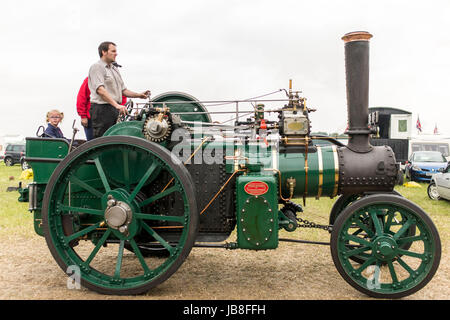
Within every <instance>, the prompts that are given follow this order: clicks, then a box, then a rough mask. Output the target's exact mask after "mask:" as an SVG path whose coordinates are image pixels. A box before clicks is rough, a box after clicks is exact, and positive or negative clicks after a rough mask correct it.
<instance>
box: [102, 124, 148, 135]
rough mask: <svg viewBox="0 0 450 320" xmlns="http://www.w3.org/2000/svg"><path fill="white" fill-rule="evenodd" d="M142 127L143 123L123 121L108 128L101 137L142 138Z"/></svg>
mask: <svg viewBox="0 0 450 320" xmlns="http://www.w3.org/2000/svg"><path fill="white" fill-rule="evenodd" d="M143 127H144V121H125V122H118V123H116V124H115V125H113V126H112V127H111V128H109V129H108V130H107V131H106V132H105V133H104V134H103V136H104V137H106V136H130V137H137V138H144V134H143V133H142V128H143Z"/></svg>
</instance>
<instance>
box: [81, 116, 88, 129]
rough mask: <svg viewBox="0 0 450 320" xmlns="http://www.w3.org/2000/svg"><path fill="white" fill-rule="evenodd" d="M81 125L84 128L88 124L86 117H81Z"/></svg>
mask: <svg viewBox="0 0 450 320" xmlns="http://www.w3.org/2000/svg"><path fill="white" fill-rule="evenodd" d="M81 125H82V126H83V127H85V128H87V126H88V118H81Z"/></svg>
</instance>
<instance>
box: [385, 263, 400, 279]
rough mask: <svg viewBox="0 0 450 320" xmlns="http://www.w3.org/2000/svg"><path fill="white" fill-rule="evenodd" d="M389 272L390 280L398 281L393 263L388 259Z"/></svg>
mask: <svg viewBox="0 0 450 320" xmlns="http://www.w3.org/2000/svg"><path fill="white" fill-rule="evenodd" d="M387 264H388V267H389V273H390V274H391V278H392V282H393V283H398V278H397V273H395V269H394V264H393V263H392V261H388V263H387Z"/></svg>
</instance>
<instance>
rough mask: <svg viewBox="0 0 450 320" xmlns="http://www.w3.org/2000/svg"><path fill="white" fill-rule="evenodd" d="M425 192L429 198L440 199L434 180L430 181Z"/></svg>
mask: <svg viewBox="0 0 450 320" xmlns="http://www.w3.org/2000/svg"><path fill="white" fill-rule="evenodd" d="M427 193H428V197H429V198H430V199H431V200H439V199H441V197H440V196H439V192H438V189H437V186H436V183H434V182H431V183H430V184H429V185H428V188H427Z"/></svg>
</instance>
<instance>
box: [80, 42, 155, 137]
mask: <svg viewBox="0 0 450 320" xmlns="http://www.w3.org/2000/svg"><path fill="white" fill-rule="evenodd" d="M98 54H99V56H100V60H99V61H98V62H96V63H94V64H93V65H92V66H91V68H90V69H89V80H88V85H89V90H90V91H91V96H90V100H91V109H90V115H91V121H92V128H93V130H94V138H98V137H101V136H102V135H103V134H104V133H105V132H106V130H108V129H109V128H110V127H111V126H113V125H114V124H115V123H116V121H117V117H118V115H119V114H124V115H126V114H127V110H126V108H125V107H124V106H122V105H120V103H121V102H122V95H124V96H125V97H128V98H141V99H147V98H148V97H149V95H150V91H149V90H146V91H144V92H142V93H136V92H133V91H131V90H128V89H127V88H126V86H125V84H124V82H123V80H122V77H121V75H120V73H119V70H118V68H117V67H116V66H114V64H113V63H114V62H115V61H116V57H117V49H116V44H115V43H113V42H109V41H107V42H102V43H101V44H100V46H99V47H98Z"/></svg>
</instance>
